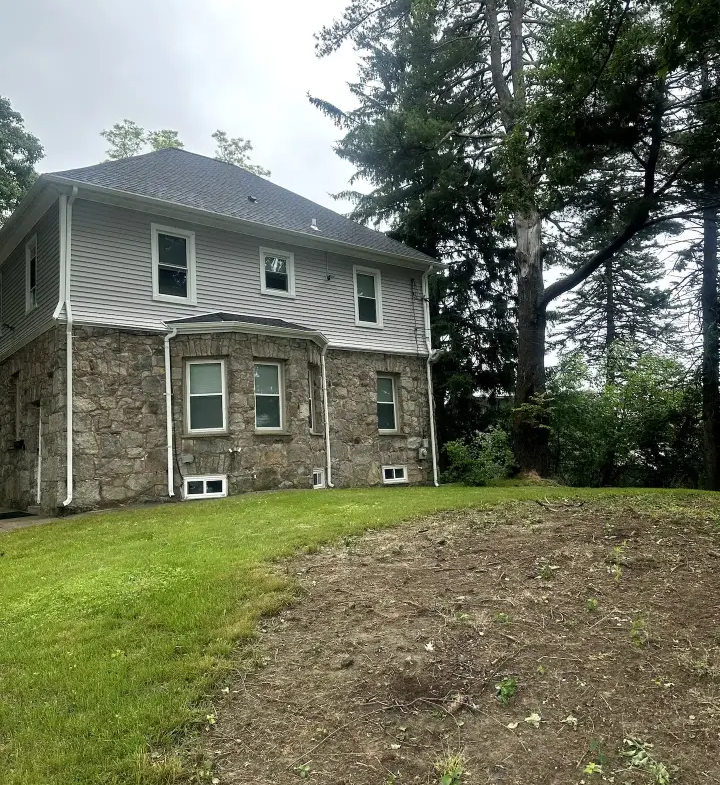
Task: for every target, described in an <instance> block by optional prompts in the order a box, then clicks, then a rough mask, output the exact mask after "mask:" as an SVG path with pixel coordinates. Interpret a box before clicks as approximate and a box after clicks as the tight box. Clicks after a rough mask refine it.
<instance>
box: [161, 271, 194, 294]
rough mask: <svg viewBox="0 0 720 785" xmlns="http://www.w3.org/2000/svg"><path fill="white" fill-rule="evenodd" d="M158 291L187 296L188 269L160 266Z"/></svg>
mask: <svg viewBox="0 0 720 785" xmlns="http://www.w3.org/2000/svg"><path fill="white" fill-rule="evenodd" d="M158 292H159V293H160V294H169V295H171V296H172V297H187V271H186V270H174V269H171V268H168V267H159V268H158Z"/></svg>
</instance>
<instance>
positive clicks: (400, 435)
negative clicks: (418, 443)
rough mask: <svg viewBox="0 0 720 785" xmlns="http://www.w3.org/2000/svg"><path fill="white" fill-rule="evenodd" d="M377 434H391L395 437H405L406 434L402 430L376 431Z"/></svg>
mask: <svg viewBox="0 0 720 785" xmlns="http://www.w3.org/2000/svg"><path fill="white" fill-rule="evenodd" d="M378 436H391V437H395V438H397V437H398V436H399V437H401V438H405V437H406V436H407V434H406V433H404V432H403V431H378Z"/></svg>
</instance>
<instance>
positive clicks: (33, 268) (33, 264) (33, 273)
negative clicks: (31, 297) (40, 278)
mask: <svg viewBox="0 0 720 785" xmlns="http://www.w3.org/2000/svg"><path fill="white" fill-rule="evenodd" d="M36 283H37V259H36V257H34V256H33V258H32V259H31V260H30V288H31V289H34V288H35V285H36Z"/></svg>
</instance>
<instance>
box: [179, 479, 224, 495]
mask: <svg viewBox="0 0 720 785" xmlns="http://www.w3.org/2000/svg"><path fill="white" fill-rule="evenodd" d="M217 480H221V481H222V491H220V493H207V490H206V492H205V493H191V494H188V490H187V488H188V483H189V482H204V483H207V482H213V481H215V482H216V481H217ZM203 487H205V489H207V485H205V486H203ZM226 496H227V474H199V475H195V476H193V477H183V499H184V500H185V501H193V499H224V498H225V497H226Z"/></svg>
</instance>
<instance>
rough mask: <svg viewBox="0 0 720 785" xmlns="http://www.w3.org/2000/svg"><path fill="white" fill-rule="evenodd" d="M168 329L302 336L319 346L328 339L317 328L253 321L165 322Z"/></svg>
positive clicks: (195, 331) (327, 341)
mask: <svg viewBox="0 0 720 785" xmlns="http://www.w3.org/2000/svg"><path fill="white" fill-rule="evenodd" d="M165 324H166V325H167V327H168V329H172V330H175V331H176V332H177V334H178V335H183V334H184V335H189V334H193V333H232V332H235V333H249V334H254V335H267V336H270V337H276V336H279V337H283V338H303V339H305V340H307V341H314V342H315V343H317V344H319V345H320V346H327V345H329V343H330V341H329V340H328V339H327V338H326V337H325V335H323V333H321V332H320V331H319V330H296V329H294V328H292V327H277V326H275V325H270V324H256V323H255V322H241V321H236V322H217V321H208V322H173V321H172V320H168V321H166V322H165Z"/></svg>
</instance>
